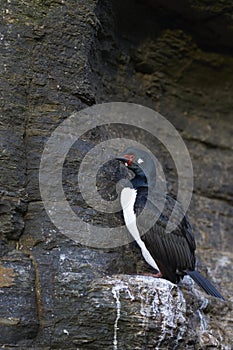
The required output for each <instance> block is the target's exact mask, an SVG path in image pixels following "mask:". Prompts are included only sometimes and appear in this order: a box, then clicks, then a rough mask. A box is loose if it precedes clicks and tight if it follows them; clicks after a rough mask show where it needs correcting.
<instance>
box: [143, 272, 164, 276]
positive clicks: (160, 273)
mask: <svg viewBox="0 0 233 350" xmlns="http://www.w3.org/2000/svg"><path fill="white" fill-rule="evenodd" d="M144 275H145V276H151V277H155V278H161V277H163V274H162V272H160V271H159V272H157V273H144Z"/></svg>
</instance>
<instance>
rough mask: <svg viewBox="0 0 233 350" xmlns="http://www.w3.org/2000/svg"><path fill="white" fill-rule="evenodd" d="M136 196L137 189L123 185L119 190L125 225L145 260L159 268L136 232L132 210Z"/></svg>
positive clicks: (134, 215) (134, 216)
mask: <svg viewBox="0 0 233 350" xmlns="http://www.w3.org/2000/svg"><path fill="white" fill-rule="evenodd" d="M136 197H137V190H135V189H134V188H130V187H125V188H123V190H122V191H121V206H122V209H123V215H124V220H125V225H126V227H127V229H128V231H129V232H130V234H131V235H132V236H133V238H134V239H135V241H136V242H137V244H138V245H139V247H140V248H141V251H142V255H143V257H144V259H145V260H146V262H147V263H148V264H149V265H151V266H152V267H153V268H154V269H156V270H159V268H158V265H157V264H156V262H155V260H154V259H153V258H152V256H151V255H150V252H149V251H148V249H147V248H146V246H145V243H144V242H143V241H142V240H141V237H140V234H139V232H138V228H137V224H136V214H135V212H134V203H135V200H136Z"/></svg>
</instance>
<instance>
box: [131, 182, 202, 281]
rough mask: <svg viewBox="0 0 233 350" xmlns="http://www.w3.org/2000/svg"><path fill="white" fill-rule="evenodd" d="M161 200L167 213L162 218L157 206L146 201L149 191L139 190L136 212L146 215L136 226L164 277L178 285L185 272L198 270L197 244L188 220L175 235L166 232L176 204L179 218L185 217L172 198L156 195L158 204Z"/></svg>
mask: <svg viewBox="0 0 233 350" xmlns="http://www.w3.org/2000/svg"><path fill="white" fill-rule="evenodd" d="M159 196H160V197H159ZM159 200H163V201H164V200H165V205H164V209H163V211H162V213H161V214H160V212H159V210H158V207H157V205H156V204H155V203H151V202H149V201H148V200H147V190H146V189H145V188H139V189H138V196H137V201H136V203H135V207H134V209H135V212H136V215H137V216H138V215H139V214H140V213H141V212H142V209H143V208H144V207H145V211H144V214H143V215H142V216H140V215H139V216H138V220H137V225H138V229H139V232H140V233H142V237H141V238H142V240H143V241H144V243H145V245H146V246H147V248H148V250H149V251H150V254H151V256H152V257H153V258H154V260H155V261H156V263H157V265H158V266H159V268H160V271H161V272H162V274H163V277H164V278H167V279H169V280H170V281H171V282H173V283H178V282H179V280H180V278H182V277H183V276H184V275H185V271H187V270H191V271H192V270H194V268H195V254H194V251H195V249H196V245H195V240H194V237H193V233H192V228H191V226H190V224H189V221H188V219H187V217H186V216H184V217H183V219H182V221H181V222H180V223H179V224H178V226H177V227H176V228H175V229H174V230H173V231H171V232H166V227H167V224H168V221H169V218H170V216H171V213H172V210H173V208H174V205H175V204H176V203H177V204H178V214H182V216H183V209H182V206H181V205H180V204H179V203H178V202H177V201H176V200H175V199H174V198H173V197H171V196H169V195H167V196H166V197H164V195H162V194H160V193H158V194H156V203H159ZM145 205H146V206H145ZM155 216H157V217H158V219H157V221H156V222H155V223H154V224H153V225H152V227H150V226H151V224H150V223H151V222H153V220H154V218H155ZM148 227H149V229H148Z"/></svg>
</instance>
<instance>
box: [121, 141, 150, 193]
mask: <svg viewBox="0 0 233 350" xmlns="http://www.w3.org/2000/svg"><path fill="white" fill-rule="evenodd" d="M116 159H117V160H119V161H121V162H122V163H123V164H124V165H125V166H126V167H127V168H128V169H129V170H131V171H133V172H134V174H135V177H134V179H133V180H131V182H132V183H133V185H134V187H139V186H140V185H141V186H148V185H147V177H151V176H153V178H154V180H155V176H156V169H155V165H154V162H153V159H152V158H151V156H150V155H149V153H147V152H145V151H144V150H141V149H137V148H134V147H129V148H127V149H126V150H125V151H124V152H122V154H121V155H119V156H118V157H116Z"/></svg>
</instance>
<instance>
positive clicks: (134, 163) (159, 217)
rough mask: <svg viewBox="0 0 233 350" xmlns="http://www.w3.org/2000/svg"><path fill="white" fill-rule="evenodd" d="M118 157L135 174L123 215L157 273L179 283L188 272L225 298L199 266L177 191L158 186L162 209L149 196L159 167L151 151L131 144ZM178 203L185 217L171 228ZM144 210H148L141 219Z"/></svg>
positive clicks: (122, 195)
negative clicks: (162, 188)
mask: <svg viewBox="0 0 233 350" xmlns="http://www.w3.org/2000/svg"><path fill="white" fill-rule="evenodd" d="M115 159H116V160H118V161H120V163H122V164H123V165H124V166H125V167H127V169H129V170H130V171H131V174H132V176H133V178H131V180H130V181H129V182H128V184H127V185H126V186H125V187H123V189H122V190H121V193H120V202H121V207H122V211H123V218H124V223H125V226H126V228H127V230H128V231H129V233H130V234H131V235H132V237H133V238H134V240H135V241H136V243H137V244H138V246H139V247H140V249H141V253H142V256H143V258H144V259H145V261H146V262H147V263H148V264H149V265H150V266H151V267H152V268H153V269H154V270H155V273H154V274H153V276H154V277H157V278H164V279H167V280H169V281H170V282H172V283H174V284H178V283H179V282H180V281H181V280H182V279H183V277H184V276H185V275H189V276H190V277H191V278H192V279H193V280H194V281H195V282H196V283H197V284H198V285H199V287H201V288H202V289H203V290H204V291H205V292H206V293H207V294H209V295H211V296H214V297H216V298H219V299H222V300H224V301H225V299H224V297H223V296H222V295H221V294H220V292H219V291H218V290H217V289H216V288H215V287H214V286H213V285H212V283H211V282H210V281H209V280H208V279H207V278H206V277H204V276H203V275H202V274H201V273H200V272H199V271H198V270H197V268H196V256H195V250H196V243H195V238H194V235H193V232H192V227H191V224H190V221H189V219H188V217H187V215H186V214H184V211H183V208H182V205H181V203H179V202H178V201H177V200H176V198H175V197H174V196H173V195H171V194H167V193H161V192H159V191H158V192H156V190H155V196H156V203H159V201H162V202H163V203H164V207H163V210H162V212H161V211H160V209H159V208H158V205H156V203H153V201H150V200H149V197H148V193H149V186H151V187H152V188H153V189H154V187H156V167H155V164H154V161H153V158H152V157H151V155H150V154H149V153H148V152H146V151H144V150H143V149H137V148H135V147H132V146H131V147H129V148H127V149H126V150H125V151H124V152H122V153H121V154H120V155H119V156H117V157H115ZM175 205H176V207H177V208H178V213H180V214H181V216H180V218H181V219H180V220H179V222H178V224H177V226H176V227H175V228H173V229H172V230H170V231H169V230H167V229H166V228H167V225H168V222H169V217H170V216H171V213H172V211H173V208H174V206H175ZM143 210H145V213H144V215H142V216H141V220H139V218H140V213H142V211H143ZM147 214H148V215H147ZM151 220H152V224H151V222H150V221H151Z"/></svg>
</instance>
